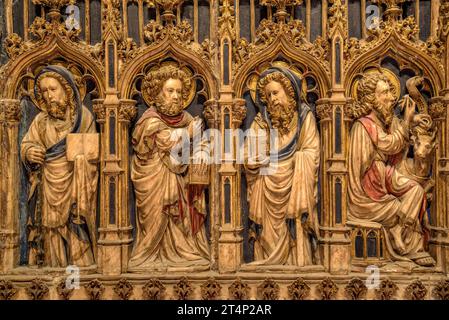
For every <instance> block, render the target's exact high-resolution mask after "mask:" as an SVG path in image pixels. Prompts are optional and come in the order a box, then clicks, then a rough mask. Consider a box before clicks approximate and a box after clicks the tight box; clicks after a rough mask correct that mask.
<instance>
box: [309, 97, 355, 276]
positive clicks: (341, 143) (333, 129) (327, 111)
mask: <svg viewBox="0 0 449 320" xmlns="http://www.w3.org/2000/svg"><path fill="white" fill-rule="evenodd" d="M345 100H346V99H345V98H344V97H343V98H342V99H340V100H338V99H334V100H331V99H320V100H319V101H318V102H317V114H318V117H319V118H320V119H321V121H320V128H321V137H320V139H321V146H322V159H321V172H320V175H321V227H320V229H321V244H322V250H323V257H324V267H325V269H326V271H328V272H330V273H333V274H346V273H348V272H349V269H350V258H351V256H350V254H351V251H350V248H351V247H350V245H351V241H350V237H349V232H350V229H349V228H347V227H346V226H345V223H346V211H347V204H346V183H347V167H346V157H345V156H346V153H345V150H346V148H347V143H348V140H347V137H348V129H347V128H348V126H347V121H346V119H345V113H344V106H345Z"/></svg>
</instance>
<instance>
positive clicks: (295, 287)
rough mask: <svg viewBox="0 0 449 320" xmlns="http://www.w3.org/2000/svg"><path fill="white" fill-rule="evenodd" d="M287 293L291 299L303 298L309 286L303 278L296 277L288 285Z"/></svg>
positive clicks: (307, 293) (308, 292)
mask: <svg viewBox="0 0 449 320" xmlns="http://www.w3.org/2000/svg"><path fill="white" fill-rule="evenodd" d="M288 294H289V296H290V299H292V300H304V299H305V298H307V296H308V295H309V294H310V287H309V286H308V285H307V283H306V282H305V281H304V279H303V278H298V279H296V280H295V281H294V282H293V283H292V284H291V285H289V286H288Z"/></svg>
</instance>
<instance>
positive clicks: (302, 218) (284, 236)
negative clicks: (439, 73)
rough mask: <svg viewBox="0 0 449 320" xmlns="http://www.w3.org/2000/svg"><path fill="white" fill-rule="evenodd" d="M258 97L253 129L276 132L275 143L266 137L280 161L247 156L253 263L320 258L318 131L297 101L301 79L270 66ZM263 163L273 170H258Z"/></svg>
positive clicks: (302, 262) (316, 260) (301, 262)
mask: <svg viewBox="0 0 449 320" xmlns="http://www.w3.org/2000/svg"><path fill="white" fill-rule="evenodd" d="M256 102H257V104H258V107H259V111H260V112H259V113H258V114H257V116H256V118H255V120H254V121H253V122H252V124H251V130H252V132H253V133H254V134H255V135H256V136H259V135H260V134H262V135H263V134H265V135H266V136H267V137H270V133H271V132H273V131H277V132H278V138H277V143H276V142H275V141H272V140H271V139H270V141H269V144H270V146H271V148H273V147H274V148H275V150H274V151H275V152H276V153H277V154H278V159H277V160H278V161H277V163H271V164H270V163H269V161H267V158H266V157H264V154H263V153H264V152H262V154H256V155H255V156H254V155H251V154H250V153H248V151H247V154H246V156H245V157H246V161H245V170H246V178H247V182H248V201H249V219H250V220H251V221H252V222H253V223H254V224H255V225H256V230H260V232H256V235H255V243H254V260H255V261H254V262H253V263H252V264H255V265H296V266H305V265H312V264H318V263H320V256H319V254H318V250H317V242H318V218H317V208H316V207H317V183H318V166H319V160H320V149H319V135H318V130H317V126H316V122H315V118H314V116H313V113H312V112H311V110H310V107H309V106H308V105H307V104H306V103H304V102H301V80H300V79H299V78H298V77H297V76H296V75H295V74H294V73H293V72H291V71H290V70H288V69H286V68H281V67H272V68H270V69H268V70H267V71H265V72H264V73H263V74H262V75H261V76H260V80H259V82H258V85H257V99H256ZM274 145H276V146H274ZM250 149H251V148H249V149H248V150H250ZM267 166H271V172H270V171H268V172H267V173H265V174H264V173H262V171H261V170H263V169H266V168H267Z"/></svg>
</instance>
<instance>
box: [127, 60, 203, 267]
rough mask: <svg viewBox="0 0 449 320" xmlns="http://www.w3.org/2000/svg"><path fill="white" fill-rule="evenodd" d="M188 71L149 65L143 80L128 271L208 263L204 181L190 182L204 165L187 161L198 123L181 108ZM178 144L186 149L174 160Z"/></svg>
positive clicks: (189, 92)
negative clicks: (143, 104)
mask: <svg viewBox="0 0 449 320" xmlns="http://www.w3.org/2000/svg"><path fill="white" fill-rule="evenodd" d="M189 71H190V70H189V69H187V68H180V67H179V66H177V65H176V64H175V63H171V62H169V63H165V64H162V65H161V66H158V67H156V68H153V69H152V70H150V71H149V72H148V73H147V75H146V76H145V79H144V81H143V85H142V95H143V97H144V100H145V102H146V103H147V106H148V109H147V110H146V112H145V113H144V114H143V115H142V117H141V118H140V119H139V120H138V122H137V123H136V126H135V129H134V132H133V135H132V144H133V151H134V155H133V157H132V164H131V180H132V182H133V186H134V191H135V196H136V207H137V218H136V220H137V235H136V241H135V244H134V248H133V252H132V254H131V259H130V261H129V270H130V271H139V270H149V269H150V270H153V269H155V270H167V269H169V268H191V269H192V270H203V269H208V268H209V246H208V241H207V238H206V230H205V224H204V223H205V219H206V203H205V195H204V188H205V186H204V184H201V183H190V182H193V180H195V181H196V182H201V181H204V179H203V178H202V177H201V173H203V175H202V176H203V177H204V173H205V172H207V170H205V169H204V168H205V167H204V166H203V169H201V165H202V164H201V163H198V164H196V166H195V168H194V169H193V167H194V164H193V163H190V161H189V159H190V157H189V155H190V149H191V146H192V139H193V138H194V137H195V136H196V135H198V134H201V130H202V125H203V124H202V120H201V119H200V118H193V117H192V116H191V115H190V114H189V113H188V112H186V111H184V108H186V107H187V106H188V105H189V104H190V102H191V100H192V97H193V96H194V94H195V84H194V83H193V81H192V78H191V74H189ZM179 147H180V148H179ZM181 149H182V150H184V151H185V150H188V151H189V152H188V153H187V157H182V158H181V159H180V158H179V157H178V154H179V153H181V151H182V150H181ZM184 151H183V153H185V152H184ZM206 167H207V166H206ZM191 170H193V171H192V172H190V173H189V171H191ZM196 173H198V174H199V175H200V177H197V178H195V174H196ZM206 174H207V173H206ZM189 177H190V178H189Z"/></svg>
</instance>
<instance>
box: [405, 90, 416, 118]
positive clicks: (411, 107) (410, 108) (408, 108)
mask: <svg viewBox="0 0 449 320" xmlns="http://www.w3.org/2000/svg"><path fill="white" fill-rule="evenodd" d="M403 101H404V102H403V103H404V105H405V111H404V120H405V121H406V122H407V123H411V122H412V121H413V116H414V115H415V108H416V102H415V101H413V99H412V98H410V97H409V96H405V97H404V99H403ZM403 107H404V106H403Z"/></svg>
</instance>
